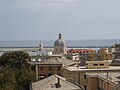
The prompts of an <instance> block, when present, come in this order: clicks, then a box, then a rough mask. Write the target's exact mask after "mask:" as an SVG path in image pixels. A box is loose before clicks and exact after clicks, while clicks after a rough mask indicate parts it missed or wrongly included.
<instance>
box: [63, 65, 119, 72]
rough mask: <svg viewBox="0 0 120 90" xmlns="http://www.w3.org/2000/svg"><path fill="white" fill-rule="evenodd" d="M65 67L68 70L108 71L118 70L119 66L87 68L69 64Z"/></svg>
mask: <svg viewBox="0 0 120 90" xmlns="http://www.w3.org/2000/svg"><path fill="white" fill-rule="evenodd" d="M65 69H67V70H69V71H98V70H99V71H103V70H104V71H108V70H116V71H117V70H120V67H118V66H109V68H95V69H88V68H86V66H79V67H77V66H70V67H67V68H65Z"/></svg>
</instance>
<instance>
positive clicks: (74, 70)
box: [62, 62, 120, 90]
mask: <svg viewBox="0 0 120 90" xmlns="http://www.w3.org/2000/svg"><path fill="white" fill-rule="evenodd" d="M99 63H100V62H98V64H99ZM104 65H106V64H104ZM115 71H118V72H120V67H116V66H109V67H108V68H107V67H106V66H104V68H103V67H102V68H100V67H99V68H87V67H86V66H79V67H78V66H70V67H66V68H63V69H62V72H63V77H65V78H66V79H69V80H70V79H71V80H74V81H75V82H77V83H78V84H80V86H82V87H83V88H84V89H85V90H87V79H86V75H85V73H90V72H95V73H99V72H115Z"/></svg>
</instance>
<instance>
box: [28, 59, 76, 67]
mask: <svg viewBox="0 0 120 90" xmlns="http://www.w3.org/2000/svg"><path fill="white" fill-rule="evenodd" d="M30 64H38V65H53V64H55V65H66V66H68V65H73V64H76V61H73V60H69V59H64V58H62V59H59V58H58V59H48V60H43V61H40V62H30Z"/></svg>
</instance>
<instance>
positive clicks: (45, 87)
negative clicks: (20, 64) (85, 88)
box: [32, 74, 82, 90]
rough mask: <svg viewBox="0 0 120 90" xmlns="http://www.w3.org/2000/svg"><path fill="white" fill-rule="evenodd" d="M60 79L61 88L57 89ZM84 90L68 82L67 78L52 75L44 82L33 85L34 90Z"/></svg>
mask: <svg viewBox="0 0 120 90" xmlns="http://www.w3.org/2000/svg"><path fill="white" fill-rule="evenodd" d="M58 78H59V82H60V84H59V85H60V87H56V84H57V83H58ZM56 89H57V90H82V89H80V87H78V86H77V85H74V84H72V83H70V82H68V81H66V79H65V78H63V77H61V76H58V75H56V74H55V75H52V76H50V77H48V78H45V79H43V80H40V81H37V82H34V83H32V90H56Z"/></svg>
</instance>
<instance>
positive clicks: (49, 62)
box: [32, 59, 62, 65]
mask: <svg viewBox="0 0 120 90" xmlns="http://www.w3.org/2000/svg"><path fill="white" fill-rule="evenodd" d="M32 64H38V65H62V63H61V62H59V61H58V60H57V59H48V60H43V61H40V62H32Z"/></svg>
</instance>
